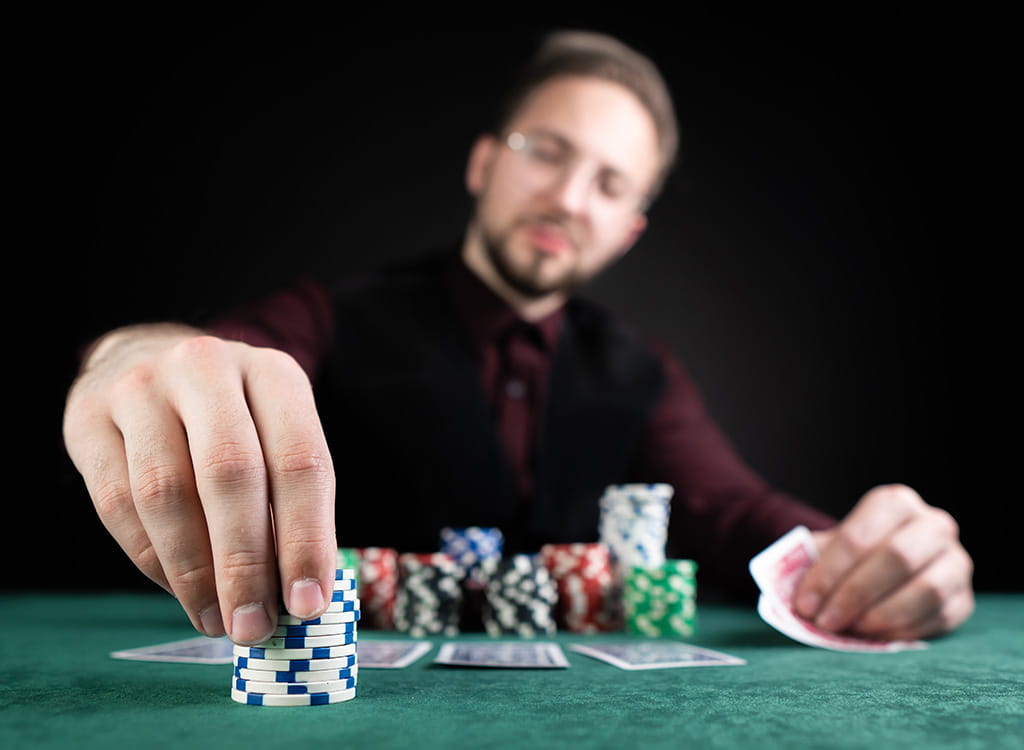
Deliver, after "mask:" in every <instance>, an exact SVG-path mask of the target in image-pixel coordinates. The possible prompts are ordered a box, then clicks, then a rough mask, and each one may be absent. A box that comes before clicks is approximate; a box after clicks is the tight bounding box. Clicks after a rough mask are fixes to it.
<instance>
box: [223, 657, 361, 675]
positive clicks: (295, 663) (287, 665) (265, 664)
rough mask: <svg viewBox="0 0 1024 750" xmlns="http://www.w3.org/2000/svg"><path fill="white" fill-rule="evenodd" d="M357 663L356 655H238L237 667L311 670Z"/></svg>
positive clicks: (348, 665) (290, 670) (296, 670)
mask: <svg viewBox="0 0 1024 750" xmlns="http://www.w3.org/2000/svg"><path fill="white" fill-rule="evenodd" d="M355 664H356V655H355V654H350V655H349V656H339V657H337V658H334V659H256V658H253V657H249V656H236V657H235V667H237V668H241V669H260V670H263V671H269V672H309V671H314V670H317V669H347V668H348V667H353V666H355Z"/></svg>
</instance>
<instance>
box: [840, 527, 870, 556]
mask: <svg viewBox="0 0 1024 750" xmlns="http://www.w3.org/2000/svg"><path fill="white" fill-rule="evenodd" d="M837 538H838V540H839V543H840V545H841V546H842V547H844V548H845V549H846V550H847V552H848V554H849V556H850V557H851V558H853V559H859V558H860V557H862V556H863V555H864V554H866V553H867V552H868V550H870V549H871V546H872V542H871V539H870V538H869V536H868V533H867V531H866V530H865V529H863V528H861V527H859V526H856V525H847V526H845V527H842V528H840V529H839V530H838V531H837Z"/></svg>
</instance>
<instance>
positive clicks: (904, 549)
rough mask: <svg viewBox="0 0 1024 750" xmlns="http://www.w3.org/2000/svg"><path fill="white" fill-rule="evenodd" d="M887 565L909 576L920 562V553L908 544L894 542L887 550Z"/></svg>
mask: <svg viewBox="0 0 1024 750" xmlns="http://www.w3.org/2000/svg"><path fill="white" fill-rule="evenodd" d="M886 557H887V558H888V560H887V563H886V564H887V565H888V566H889V569H890V570H895V571H898V572H900V573H902V574H903V575H904V576H908V575H910V574H911V573H913V572H914V570H915V569H916V568H917V567H918V565H919V564H920V561H919V559H918V555H917V554H915V552H914V551H913V550H912V549H910V548H909V547H908V546H907V545H906V544H900V543H895V542H894V543H893V544H891V545H890V546H889V547H888V549H887V550H886Z"/></svg>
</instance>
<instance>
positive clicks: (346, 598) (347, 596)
mask: <svg viewBox="0 0 1024 750" xmlns="http://www.w3.org/2000/svg"><path fill="white" fill-rule="evenodd" d="M353 603H354V606H355V607H356V608H357V609H358V607H359V592H358V591H356V590H355V589H351V590H349V591H335V592H334V593H333V594H332V595H331V603H330V604H328V605H327V609H325V610H324V611H325V612H348V611H350V610H351V609H352V607H353Z"/></svg>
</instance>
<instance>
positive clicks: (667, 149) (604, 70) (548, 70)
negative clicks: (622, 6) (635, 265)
mask: <svg viewBox="0 0 1024 750" xmlns="http://www.w3.org/2000/svg"><path fill="white" fill-rule="evenodd" d="M562 75H582V76H592V77H595V78H602V79H605V80H608V81H613V82H614V83H618V84H620V85H622V86H625V87H626V88H627V89H629V90H630V91H632V92H633V94H634V95H636V97H637V98H638V99H639V100H640V102H641V103H642V104H643V106H644V107H645V108H646V109H647V111H648V112H649V113H650V115H651V117H652V119H653V120H654V125H655V128H656V129H657V131H658V147H659V151H660V155H661V169H660V170H659V172H658V175H657V177H656V178H655V181H654V185H653V186H652V189H651V194H650V195H649V198H650V199H653V198H654V197H655V196H656V195H657V193H658V192H659V191H660V190H661V187H662V185H663V184H664V181H665V178H666V177H667V176H668V173H669V172H670V171H671V170H672V167H673V166H674V165H675V162H676V159H677V156H678V151H679V127H678V124H677V122H676V115H675V109H674V107H673V106H672V96H671V94H670V93H669V90H668V86H667V85H666V84H665V80H664V79H663V78H662V76H661V73H660V72H659V70H658V68H657V66H656V65H655V64H654V63H653V62H652V61H651V60H650V59H649V58H648V57H646V56H645V55H642V54H641V53H639V52H637V51H636V50H634V49H633V48H631V47H629V46H627V45H626V44H624V43H623V42H621V41H619V40H618V39H615V38H614V37H611V36H608V35H606V34H600V33H597V32H592V31H557V32H554V33H551V34H549V35H547V36H546V37H545V38H544V39H543V41H542V42H541V44H540V46H539V47H538V48H537V50H536V52H535V53H534V55H533V56H532V57H531V58H530V59H529V60H528V61H527V63H526V65H525V66H524V67H523V68H522V70H521V71H520V74H519V77H518V78H517V79H516V80H515V83H514V85H513V87H512V90H511V93H510V94H509V95H508V96H507V97H506V99H505V101H504V104H503V106H502V107H501V109H500V110H499V113H498V123H497V127H496V128H495V131H496V132H497V133H501V132H502V131H503V130H504V129H505V127H507V125H508V123H509V122H510V121H511V120H512V118H513V117H515V115H516V113H517V112H518V111H519V109H520V107H522V105H523V103H524V102H525V101H526V99H527V98H529V96H530V94H531V93H533V91H534V90H535V89H536V88H538V87H539V86H540V85H541V84H543V83H544V82H546V81H547V80H549V79H551V78H554V77H556V76H562Z"/></svg>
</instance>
